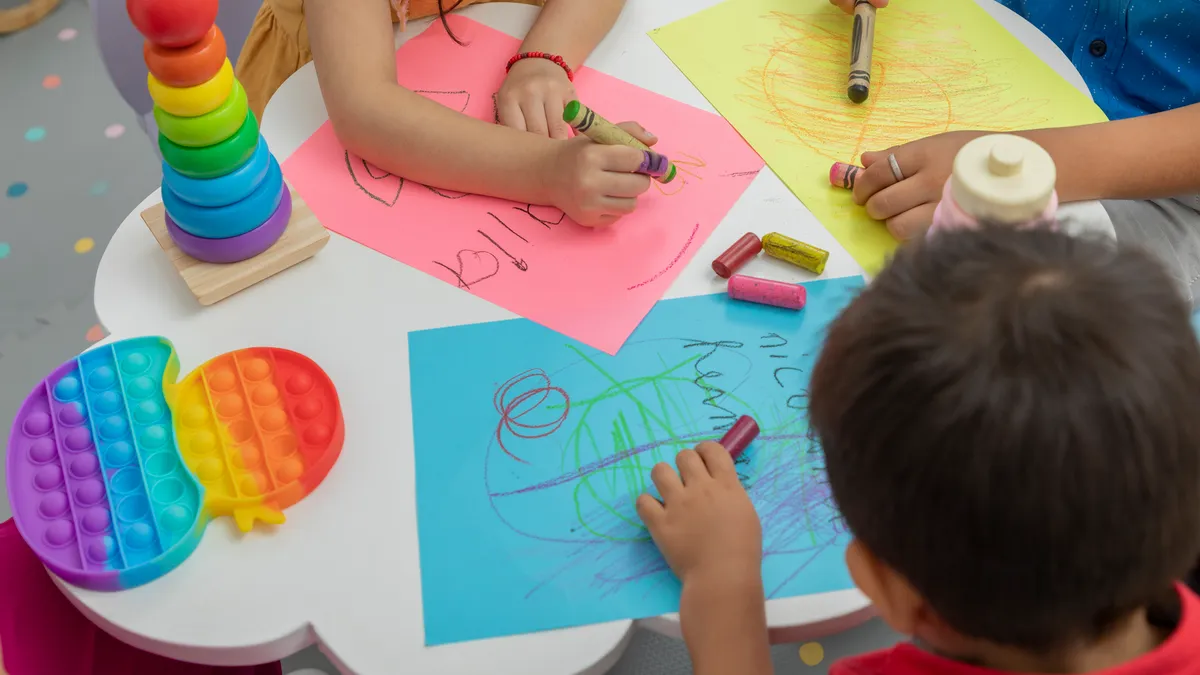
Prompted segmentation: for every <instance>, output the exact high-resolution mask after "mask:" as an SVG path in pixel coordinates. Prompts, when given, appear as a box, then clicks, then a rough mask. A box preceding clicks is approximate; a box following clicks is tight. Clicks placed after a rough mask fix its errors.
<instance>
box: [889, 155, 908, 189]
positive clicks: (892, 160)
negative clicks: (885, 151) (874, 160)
mask: <svg viewBox="0 0 1200 675" xmlns="http://www.w3.org/2000/svg"><path fill="white" fill-rule="evenodd" d="M888 166H890V167H892V177H893V178H895V179H896V182H897V183H899V182H900V181H902V180H904V172H903V171H901V170H900V162H897V161H896V156H895V155H888Z"/></svg>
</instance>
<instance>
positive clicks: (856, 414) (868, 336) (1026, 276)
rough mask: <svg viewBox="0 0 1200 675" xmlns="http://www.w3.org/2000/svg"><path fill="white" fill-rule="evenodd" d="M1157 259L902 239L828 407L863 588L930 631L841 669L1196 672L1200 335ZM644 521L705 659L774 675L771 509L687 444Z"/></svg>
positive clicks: (841, 358) (1116, 674) (884, 609)
mask: <svg viewBox="0 0 1200 675" xmlns="http://www.w3.org/2000/svg"><path fill="white" fill-rule="evenodd" d="M1172 284H1173V282H1172V280H1171V278H1170V277H1169V276H1168V275H1167V274H1166V273H1165V271H1164V270H1163V268H1162V267H1161V266H1160V265H1159V264H1158V263H1156V262H1155V261H1154V260H1153V259H1151V258H1150V257H1149V256H1148V255H1147V254H1145V253H1143V252H1142V251H1139V250H1135V249H1131V248H1127V247H1124V248H1118V247H1117V246H1116V245H1115V244H1112V243H1109V242H1104V241H1096V240H1089V239H1079V238H1072V237H1069V236H1067V235H1065V234H1057V233H1053V232H1048V231H1014V230H1010V229H999V228H984V229H982V230H978V231H962V232H947V233H943V234H940V235H938V236H937V237H933V238H932V239H930V240H928V241H925V240H920V241H917V242H914V243H912V244H910V245H906V246H904V247H902V248H901V250H900V251H898V253H897V255H896V257H895V259H894V260H893V261H892V262H891V264H890V265H889V266H888V267H887V269H885V270H884V271H883V272H882V273H881V274H880V275H879V277H878V278H876V279H875V280H874V282H872V284H871V285H870V286H868V287H867V289H866V290H864V291H863V293H862V294H861V295H860V296H859V297H858V298H857V299H855V301H854V302H853V303H851V305H850V306H849V307H848V308H847V309H846V310H845V311H844V312H843V313H842V315H841V316H840V317H838V319H837V320H835V321H834V322H833V324H832V325H831V327H830V331H829V335H828V338H827V341H826V344H825V347H824V349H823V351H822V353H821V356H820V358H819V360H818V362H817V365H816V367H815V369H814V372H813V375H812V382H811V385H810V391H809V396H810V401H809V415H810V421H811V426H812V429H813V431H814V432H815V433H816V435H817V437H818V438H819V440H820V442H821V445H822V447H823V449H824V453H825V462H826V469H827V471H828V474H829V483H830V487H831V489H832V491H833V495H834V498H835V499H836V500H837V503H838V506H839V507H840V510H841V512H842V514H843V517H844V518H845V522H846V525H847V526H848V528H849V530H850V531H851V532H852V533H853V535H854V540H853V542H852V543H851V544H850V545H849V547H848V548H847V552H846V562H847V564H848V566H849V569H850V573H851V575H852V577H853V578H854V581H855V583H856V584H857V586H858V587H859V589H861V590H862V592H863V593H864V594H865V595H866V596H867V597H868V598H870V600H871V602H872V603H873V604H874V606H875V608H876V609H877V610H878V612H879V614H880V615H881V616H882V617H883V619H884V620H885V621H887V622H888V624H889V625H891V626H892V627H893V628H894V629H895V630H896V631H898V632H900V633H902V634H905V635H909V636H911V637H912V638H913V641H912V642H911V643H909V644H903V645H900V646H897V647H894V648H892V649H889V650H885V651H882V652H877V653H874V654H868V655H866V656H861V657H858V658H852V659H848V660H845V661H842V662H840V663H837V664H835V665H834V666H833V667H832V669H831V671H830V673H831V675H1001V674H1005V673H1007V674H1016V673H1091V674H1094V675H1100V674H1103V675H1200V600H1198V599H1197V597H1196V595H1194V594H1193V592H1192V591H1190V590H1189V589H1187V588H1186V587H1185V586H1183V585H1182V584H1179V583H1177V580H1179V579H1182V578H1183V577H1184V575H1185V574H1187V572H1188V570H1189V568H1190V566H1191V565H1192V564H1193V563H1194V562H1195V561H1196V560H1197V557H1198V555H1200V414H1197V413H1196V406H1197V404H1198V402H1200V343H1198V342H1197V340H1196V337H1195V335H1194V334H1193V332H1192V328H1191V326H1190V323H1189V308H1188V306H1187V304H1186V303H1185V302H1184V300H1183V299H1182V298H1181V297H1180V295H1179V293H1178V291H1177V290H1176V288H1175V286H1173V285H1172ZM677 466H678V473H676V471H674V470H672V468H671V467H670V466H667V465H665V464H664V465H659V466H657V467H655V469H654V471H653V473H652V476H653V478H654V482H655V484H656V485H657V487H658V489H659V492H660V494H661V495H662V497H663V501H662V502H659V501H657V500H656V499H654V498H653V497H650V496H649V495H643V496H642V497H641V498H640V499H639V502H638V508H639V513H640V515H641V516H642V518H643V519H644V520H645V522H646V525H647V527H648V528H649V530H650V533H651V535H652V536H653V537H654V540H655V542H657V543H658V545H659V548H660V549H661V550H662V552H663V554H664V556H665V557H666V559H667V562H668V563H670V565H671V567H672V569H674V570H675V572H676V574H677V575H678V576H679V577H680V579H681V581H682V582H683V596H682V599H681V603H680V617H681V622H682V628H683V634H684V639H685V640H686V641H687V644H688V649H689V651H690V653H691V656H692V660H693V663H694V667H695V672H696V675H726V674H729V673H738V674H739V675H762V674H765V673H770V672H771V662H770V658H769V654H768V649H767V632H766V619H765V616H764V611H763V589H762V579H761V574H760V556H761V535H760V530H759V526H758V519H757V518H756V516H755V513H754V508H753V506H752V505H751V504H750V501H749V498H748V497H747V496H746V494H745V491H744V490H742V489H741V486H740V485H739V483H738V478H737V473H736V472H735V471H734V470H733V463H732V461H731V460H730V458H729V456H728V454H727V453H726V452H725V451H724V450H723V449H722V448H721V447H720V446H719V445H717V444H715V443H706V444H702V445H701V446H700V447H699V448H697V450H695V451H690V450H689V451H685V452H683V453H681V454H680V456H679V458H678V459H677Z"/></svg>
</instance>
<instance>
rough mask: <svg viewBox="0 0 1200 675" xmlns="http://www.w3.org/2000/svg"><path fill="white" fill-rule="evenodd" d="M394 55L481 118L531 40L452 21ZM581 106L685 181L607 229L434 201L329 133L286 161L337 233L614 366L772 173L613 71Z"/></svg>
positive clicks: (473, 199)
mask: <svg viewBox="0 0 1200 675" xmlns="http://www.w3.org/2000/svg"><path fill="white" fill-rule="evenodd" d="M449 22H450V26H451V30H453V31H454V34H455V35H456V36H458V38H459V39H460V40H462V41H463V42H465V43H466V46H461V45H458V44H456V43H455V42H453V41H452V40H451V39H450V37H449V36H448V35H447V34H446V31H445V29H444V28H442V27H441V25H440V24H438V23H436V22H435V23H434V24H433V25H432V26H431V27H429V28H428V29H426V30H425V32H424V33H422V34H421V35H419V36H417V37H415V38H413V39H412V40H410V41H409V42H407V43H406V44H404V45H403V46H402V47H400V49H399V50H398V51H397V52H396V65H397V70H398V72H399V73H400V75H399V80H400V84H402V85H404V86H405V87H408V88H410V89H412V90H414V91H417V92H420V93H422V94H424V95H425V96H427V97H429V98H431V99H433V100H435V101H438V102H440V103H442V104H444V105H447V106H449V107H451V108H454V109H456V110H460V111H462V112H463V113H465V114H467V115H470V116H472V117H476V118H479V119H483V120H487V121H492V120H494V119H495V103H494V100H493V97H494V94H495V92H496V91H497V90H498V89H499V87H500V84H501V81H502V80H503V78H504V64H505V63H506V62H507V61H508V59H509V57H510V56H512V55H513V54H514V53H516V51H517V48H518V46H519V41H518V40H516V39H515V38H512V37H510V36H508V35H505V34H503V33H501V32H499V31H497V30H494V29H492V28H489V27H487V26H484V25H483V24H480V23H478V22H476V21H472V20H470V19H467V18H465V17H460V16H451V17H450V18H449ZM575 86H576V91H577V92H578V94H579V98H580V100H581V101H583V102H584V103H586V104H587V105H588V106H590V107H591V108H592V109H594V110H595V111H596V112H597V113H599V114H601V115H603V116H604V117H606V118H607V119H609V120H611V121H613V122H617V121H622V120H637V121H638V122H640V123H641V124H642V125H643V126H645V127H646V128H647V129H650V130H651V131H653V132H654V133H655V134H657V135H658V137H659V138H660V139H661V140H660V141H659V143H658V146H657V149H658V150H659V151H660V152H662V153H663V154H665V155H667V156H668V157H669V158H671V159H672V160H673V161H674V162H675V163H676V166H677V167H678V168H679V171H680V176H679V177H677V178H676V179H675V180H674V181H672V182H671V183H668V184H666V185H659V184H657V183H655V185H654V187H652V188H651V190H650V192H648V193H647V194H646V195H645V196H643V197H642V198H641V200H640V201H639V206H638V210H637V211H636V212H635V213H634V214H633V215H630V216H627V217H625V218H623V219H621V220H620V221H618V222H617V223H616V224H615V225H613V226H611V227H608V228H597V229H591V228H585V227H581V226H579V225H577V224H575V223H574V222H572V221H570V220H569V219H566V218H564V217H563V213H562V211H559V210H558V209H555V208H551V207H545V206H532V207H531V206H529V205H527V204H518V203H515V202H510V201H506V200H502V199H494V198H491V197H481V196H478V195H464V194H462V193H456V192H449V191H445V190H435V189H433V188H429V187H426V186H424V185H421V184H418V183H413V182H411V181H403V180H401V179H400V178H398V177H397V176H393V175H391V174H388V173H387V172H384V171H383V170H381V169H378V168H377V167H375V166H373V165H370V164H369V163H366V162H364V161H363V160H361V159H359V158H357V157H355V156H354V155H351V154H349V153H347V152H346V150H345V148H343V147H342V145H341V144H340V143H339V142H338V140H337V138H336V136H335V135H334V133H333V128H332V127H331V126H330V124H329V123H328V122H326V123H325V124H324V125H323V126H322V127H321V128H320V129H318V130H317V132H316V133H315V134H313V135H312V137H311V138H309V139H308V140H307V141H305V143H304V145H302V146H301V147H300V149H299V150H297V151H296V152H295V153H294V154H292V156H291V157H290V158H289V159H288V160H287V161H286V162H285V163H284V172H285V173H286V174H287V177H288V179H289V180H290V181H291V184H292V185H293V186H294V187H295V189H296V190H298V191H299V193H300V195H302V196H303V197H304V200H305V202H307V204H308V207H309V208H310V209H312V211H313V213H314V214H316V216H317V218H318V219H319V220H320V221H321V223H323V224H324V225H325V227H327V228H329V229H330V230H333V231H334V232H337V233H339V234H342V235H344V236H346V237H349V238H350V239H353V240H355V241H357V242H359V243H360V244H363V245H364V246H369V247H371V248H373V249H375V250H376V251H379V252H381V253H384V254H386V255H388V256H390V257H392V258H395V259H396V260H399V261H401V262H404V263H406V264H408V265H412V266H413V267H415V268H417V269H419V270H422V271H424V272H426V273H428V274H432V275H434V276H436V277H437V278H439V279H442V280H444V281H446V282H447V283H450V284H453V285H456V286H458V287H459V288H461V289H464V290H466V291H469V292H471V293H474V294H476V295H478V296H479V297H482V298H485V299H487V300H488V301H490V302H493V303H495V304H497V305H500V306H501V307H504V308H506V309H508V310H510V311H512V312H515V313H516V314H519V315H521V316H523V317H526V318H528V319H530V320H532V321H536V322H538V323H540V324H542V325H544V326H546V327H547V328H550V329H552V330H555V331H558V332H560V333H563V334H565V335H567V336H569V337H572V338H574V339H576V340H579V341H581V342H584V343H586V344H588V345H591V346H593V347H596V348H597V349H600V350H603V351H604V352H607V353H609V354H615V353H616V352H617V350H618V349H620V347H621V345H622V344H623V343H624V342H625V340H626V338H628V337H629V335H630V333H632V332H633V330H634V328H636V327H637V325H638V323H640V322H641V320H642V318H643V317H645V316H646V313H647V312H649V311H650V308H651V307H652V306H653V305H654V303H655V302H657V301H658V300H659V299H660V298H661V297H662V295H663V293H664V292H665V291H666V290H667V288H668V286H670V284H671V282H672V281H673V280H674V279H675V277H676V276H678V274H679V272H680V271H681V270H682V269H683V268H684V266H685V265H686V264H687V263H688V261H689V260H691V258H692V256H693V255H694V254H695V252H696V250H697V249H698V248H699V247H700V245H701V244H702V243H703V242H704V240H705V239H707V238H708V236H709V235H710V234H712V231H713V230H714V229H715V228H716V226H717V224H718V223H719V222H720V221H721V219H722V218H724V217H725V214H726V213H727V212H728V211H729V209H730V207H732V206H733V203H734V202H735V201H737V199H738V197H740V196H741V194H742V192H743V191H744V190H745V189H746V187H747V186H748V185H749V184H750V181H751V180H753V178H754V176H755V175H756V174H757V173H758V171H759V169H761V168H762V167H763V161H762V159H760V158H759V156H758V154H757V153H755V152H754V150H752V149H750V146H748V145H747V144H746V143H745V141H743V140H742V138H741V136H739V135H738V133H737V132H736V131H734V130H733V127H731V126H729V124H728V123H727V122H726V121H725V120H724V119H723V118H721V117H720V116H718V115H715V114H713V113H709V112H705V111H703V110H699V109H697V108H693V107H691V106H689V105H685V104H683V103H680V102H678V101H674V100H672V99H669V98H667V97H665V96H660V95H658V94H655V93H653V92H650V91H647V90H645V89H641V88H639V87H635V86H634V85H632V84H629V83H628V82H623V81H621V80H618V79H616V78H614V77H611V76H609V75H605V74H604V73H601V72H597V71H595V70H592V69H590V68H582V69H580V70H579V71H578V72H577V73H576V77H575Z"/></svg>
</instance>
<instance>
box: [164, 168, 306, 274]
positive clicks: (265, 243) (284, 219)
mask: <svg viewBox="0 0 1200 675" xmlns="http://www.w3.org/2000/svg"><path fill="white" fill-rule="evenodd" d="M163 194H166V193H163ZM291 217H292V199H291V192H290V191H289V190H288V187H287V185H286V184H285V185H284V186H283V196H282V198H281V199H280V200H279V207H278V208H276V209H275V213H273V214H271V217H270V218H268V219H267V221H266V222H264V223H263V224H262V225H259V226H258V227H256V228H254V229H253V230H250V231H249V232H247V233H245V234H242V235H238V236H236V237H229V238H228V239H205V238H204V237H197V236H196V235H194V234H189V233H187V232H186V231H184V230H183V229H182V228H180V227H179V225H177V224H176V223H175V221H174V220H172V219H171V213H170V212H169V211H168V212H167V215H166V221H167V233H168V234H169V235H170V236H171V239H172V240H173V241H174V242H175V245H176V246H178V247H179V250H180V251H183V252H184V253H186V254H188V255H190V256H192V257H193V258H195V259H196V260H204V261H205V262H211V263H230V262H236V261H238V260H245V259H247V258H253V257H254V256H256V255H258V254H259V253H262V252H263V251H265V250H267V249H269V248H271V246H272V245H273V244H274V243H275V242H276V240H278V239H279V237H280V236H282V235H283V231H284V230H286V229H287V225H288V221H289V220H290V219H291Z"/></svg>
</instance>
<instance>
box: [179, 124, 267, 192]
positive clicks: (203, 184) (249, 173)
mask: <svg viewBox="0 0 1200 675" xmlns="http://www.w3.org/2000/svg"><path fill="white" fill-rule="evenodd" d="M272 164H277V163H276V162H275V158H274V157H272V156H271V151H270V150H269V149H268V148H267V142H266V141H264V140H262V139H259V141H258V147H256V148H255V150H254V154H253V155H251V156H250V161H248V162H246V163H245V164H243V165H241V166H239V167H238V168H236V169H234V170H233V172H232V173H227V174H225V175H224V176H219V177H217V178H207V179H199V178H188V177H187V176H185V175H183V174H181V173H179V172H178V171H176V170H175V169H172V168H171V165H170V164H167V163H166V162H163V163H162V171H163V194H166V191H167V190H170V191H171V192H174V193H175V196H177V197H179V198H180V199H182V200H183V201H185V202H188V203H189V204H195V205H196V206H228V205H230V204H232V203H234V202H238V201H241V200H243V199H245V198H246V197H249V196H250V193H251V192H254V191H255V190H256V189H258V186H259V184H261V183H262V182H263V181H264V180H266V178H267V170H268V169H269V168H270V167H271V165H272Z"/></svg>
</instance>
